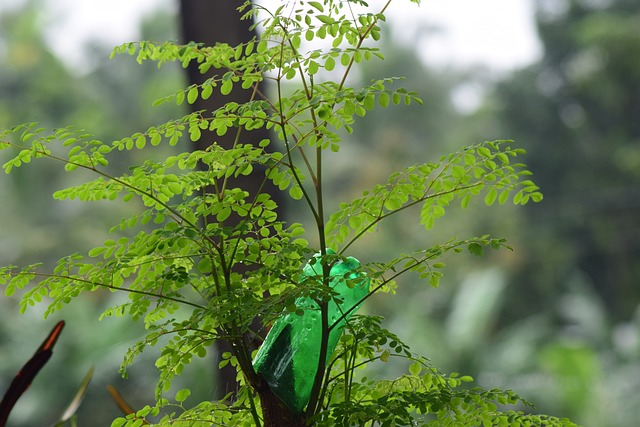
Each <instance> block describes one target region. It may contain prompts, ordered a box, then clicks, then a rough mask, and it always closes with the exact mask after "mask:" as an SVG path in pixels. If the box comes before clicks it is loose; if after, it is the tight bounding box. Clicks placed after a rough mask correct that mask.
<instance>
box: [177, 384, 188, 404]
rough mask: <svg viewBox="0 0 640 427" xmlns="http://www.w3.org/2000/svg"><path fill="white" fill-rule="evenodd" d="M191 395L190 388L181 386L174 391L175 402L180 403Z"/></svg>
mask: <svg viewBox="0 0 640 427" xmlns="http://www.w3.org/2000/svg"><path fill="white" fill-rule="evenodd" d="M190 395H191V390H189V389H188V388H183V389H182V390H178V392H177V393H176V402H179V403H182V402H184V401H185V400H187V398H188V397H189V396H190Z"/></svg>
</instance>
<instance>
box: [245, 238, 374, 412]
mask: <svg viewBox="0 0 640 427" xmlns="http://www.w3.org/2000/svg"><path fill="white" fill-rule="evenodd" d="M327 253H328V254H333V253H334V252H333V251H331V250H327ZM358 267H360V263H359V262H358V260H357V259H355V258H353V257H349V258H347V259H346V260H340V259H339V260H337V261H336V262H335V264H334V265H333V266H332V267H331V271H330V273H329V274H330V282H329V285H330V286H331V288H332V289H333V290H334V291H335V292H337V293H338V294H339V296H338V297H336V298H333V299H332V300H331V301H330V302H329V303H328V307H327V313H328V318H329V323H328V324H329V327H331V330H330V332H329V337H328V343H327V358H326V361H325V363H328V362H329V359H330V358H331V355H332V354H333V352H334V350H335V348H336V346H337V344H338V340H339V339H340V336H341V335H342V331H343V329H344V326H345V324H346V322H347V321H348V320H349V317H351V315H352V314H353V313H354V312H355V311H356V310H357V309H358V308H359V306H360V304H358V303H359V302H360V301H361V300H362V298H363V297H364V296H365V295H367V293H368V292H369V279H368V278H367V277H366V276H365V275H364V274H363V273H361V272H358V271H357V269H358ZM303 275H304V276H306V277H308V278H317V279H318V280H321V278H322V264H321V262H320V255H319V254H316V255H315V256H314V259H313V260H312V261H310V262H309V263H307V265H306V266H305V267H304V270H303ZM296 305H297V306H298V307H299V308H301V309H302V310H303V314H302V315H299V314H296V313H289V314H287V315H285V316H283V317H281V318H279V319H278V320H277V321H276V322H275V323H274V325H273V327H272V328H271V330H270V331H269V333H268V334H267V337H266V338H265V341H264V343H263V344H262V346H260V349H259V350H258V353H257V354H256V357H255V358H254V360H253V366H254V368H255V370H256V372H258V373H259V374H260V375H261V376H262V377H263V378H264V379H265V380H266V381H267V383H268V384H269V386H270V387H271V390H272V391H273V392H274V393H275V395H276V396H278V397H279V398H280V399H281V400H282V401H283V402H284V403H285V404H286V405H287V406H288V407H289V409H291V410H292V411H293V412H295V413H302V411H303V410H304V408H305V406H306V405H307V403H308V402H309V397H310V395H311V388H312V387H313V381H314V378H315V376H316V372H317V369H318V362H319V359H320V343H321V339H322V321H321V318H320V317H321V314H320V307H319V306H318V304H317V303H316V302H315V301H314V300H312V299H311V298H298V299H297V300H296Z"/></svg>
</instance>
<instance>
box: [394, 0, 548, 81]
mask: <svg viewBox="0 0 640 427" xmlns="http://www.w3.org/2000/svg"><path fill="white" fill-rule="evenodd" d="M400 3H401V2H398V3H396V4H394V5H392V7H391V9H390V16H391V19H390V21H391V22H392V25H393V26H394V34H396V35H397V37H398V38H400V39H402V40H403V41H405V42H407V43H414V44H416V45H417V47H418V50H419V53H420V55H421V56H422V59H423V60H424V61H425V62H426V63H427V64H430V65H436V66H443V67H447V66H450V65H453V66H464V67H467V66H476V65H480V66H486V67H488V68H491V69H493V70H495V71H498V72H505V71H510V70H512V69H514V68H519V67H522V66H525V65H528V64H530V63H532V62H534V61H535V60H537V59H539V58H540V57H541V55H542V47H541V45H540V42H539V40H538V37H537V35H536V29H535V23H534V10H533V4H532V0H482V1H478V0H422V2H421V4H420V6H416V5H415V4H413V3H410V2H409V1H407V0H405V1H404V2H402V3H403V4H402V7H398V6H400ZM419 24H422V25H423V26H424V25H425V24H427V25H428V26H429V27H430V28H432V29H435V31H432V30H430V29H429V27H427V28H425V27H423V28H422V30H420V29H419V26H420V25H419ZM403 35H404V36H405V37H404V38H403Z"/></svg>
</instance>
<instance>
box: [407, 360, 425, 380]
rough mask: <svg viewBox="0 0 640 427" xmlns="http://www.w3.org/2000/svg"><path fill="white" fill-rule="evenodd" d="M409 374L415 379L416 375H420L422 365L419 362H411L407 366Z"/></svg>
mask: <svg viewBox="0 0 640 427" xmlns="http://www.w3.org/2000/svg"><path fill="white" fill-rule="evenodd" d="M409 372H410V373H411V375H413V376H414V377H417V376H418V375H420V372H422V365H421V364H420V363H419V362H413V363H412V364H411V365H409Z"/></svg>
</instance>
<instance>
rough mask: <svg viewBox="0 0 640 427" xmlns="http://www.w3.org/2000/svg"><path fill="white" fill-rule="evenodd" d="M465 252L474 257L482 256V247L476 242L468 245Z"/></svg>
mask: <svg viewBox="0 0 640 427" xmlns="http://www.w3.org/2000/svg"><path fill="white" fill-rule="evenodd" d="M467 250H468V251H469V253H471V254H473V255H475V256H482V255H483V254H484V247H482V245H481V244H480V243H477V242H471V243H469V245H468V246H467Z"/></svg>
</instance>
